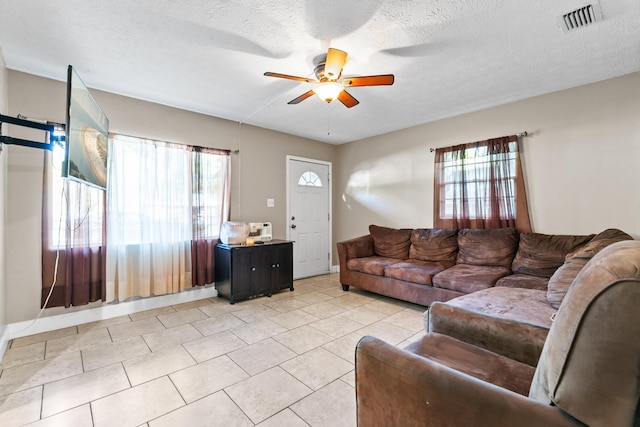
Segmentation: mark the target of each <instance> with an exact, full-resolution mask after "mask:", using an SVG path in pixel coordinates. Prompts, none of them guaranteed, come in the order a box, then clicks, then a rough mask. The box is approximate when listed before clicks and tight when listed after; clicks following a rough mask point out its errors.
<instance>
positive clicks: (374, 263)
mask: <svg viewBox="0 0 640 427" xmlns="http://www.w3.org/2000/svg"><path fill="white" fill-rule="evenodd" d="M369 230H370V233H369V234H368V235H365V236H360V237H356V238H353V239H349V240H345V241H342V242H338V243H337V244H336V246H337V249H338V258H339V260H340V282H341V283H342V286H343V289H344V290H345V291H346V290H348V289H349V286H356V287H359V288H361V289H364V290H367V291H371V292H376V293H380V294H382V295H386V296H391V297H393V298H399V299H402V300H405V301H409V302H412V303H416V304H422V305H430V304H431V303H433V302H435V301H448V300H450V299H452V298H455V297H457V296H461V295H464V294H468V293H472V292H477V291H481V290H483V289H487V288H491V287H494V286H498V287H511V288H527V289H537V290H547V283H548V281H549V278H550V277H551V276H552V275H553V273H555V271H556V269H557V268H558V267H560V266H561V265H562V264H563V262H564V261H565V258H566V257H567V255H568V254H574V253H575V254H578V252H577V251H579V250H580V249H582V248H583V247H584V246H585V244H587V243H588V242H589V241H590V240H591V239H592V237H593V235H589V236H551V235H544V234H536V233H525V234H523V235H522V236H524V242H523V239H521V238H520V235H519V234H518V232H517V231H516V230H515V229H513V228H504V229H496V230H468V229H465V230H454V229H426V228H425V229H413V230H412V229H394V228H388V227H380V226H377V225H370V226H369ZM623 235H624V236H627V235H626V234H625V233H623V232H621V231H620V230H613V229H612V230H606V231H604V232H603V233H600V234H599V235H598V236H597V237H599V238H600V242H599V243H597V244H596V243H594V245H593V246H591V250H595V249H598V248H599V246H603V245H606V244H610V243H611V242H613V241H615V239H619V238H621V237H620V236H623ZM593 240H594V242H595V241H596V239H595V238H594V239H593ZM536 250H539V251H543V252H544V251H550V253H548V254H547V253H541V254H536V253H535V251H536ZM584 253H585V252H583V255H581V256H584ZM514 266H516V267H517V268H518V269H519V271H514V270H513V268H514ZM569 269H570V268H569V267H567V268H566V270H569ZM577 271H578V270H577V269H576V270H575V271H571V272H566V273H567V274H566V275H565V276H563V277H562V279H563V280H561V281H558V282H557V283H558V288H557V289H558V290H559V292H558V294H557V295H558V297H559V298H561V297H562V296H563V295H564V293H565V292H566V289H562V286H564V287H565V288H566V286H567V284H570V282H571V281H572V280H573V278H574V277H575V276H573V274H577ZM557 289H556V288H554V289H553V290H552V291H551V292H552V294H553V292H556V290H557ZM550 295H551V294H550ZM552 298H553V295H552Z"/></svg>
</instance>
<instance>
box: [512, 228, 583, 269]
mask: <svg viewBox="0 0 640 427" xmlns="http://www.w3.org/2000/svg"><path fill="white" fill-rule="evenodd" d="M593 236H594V235H593V234H591V235H588V236H570V235H550V234H540V233H522V234H520V244H519V246H518V252H517V253H516V256H515V258H514V260H513V264H512V266H511V269H512V270H513V272H514V273H521V274H530V275H532V276H540V277H547V278H548V277H551V276H552V275H553V273H555V271H556V270H557V269H558V267H560V266H561V265H562V263H563V262H564V260H565V257H566V256H567V254H569V253H570V252H573V251H575V250H577V249H578V248H580V247H581V246H583V245H584V244H586V243H587V242H589V241H590V240H591V239H592V238H593Z"/></svg>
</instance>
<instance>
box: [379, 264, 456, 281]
mask: <svg viewBox="0 0 640 427" xmlns="http://www.w3.org/2000/svg"><path fill="white" fill-rule="evenodd" d="M451 265H452V264H451V263H447V262H431V261H420V260H417V259H408V260H406V261H402V262H397V263H394V264H392V265H389V266H387V267H385V269H384V275H385V276H388V277H392V278H394V279H398V280H404V281H406V282H412V283H419V284H421V285H432V284H433V283H432V278H433V276H434V275H436V274H438V273H440V272H441V271H444V270H446V269H447V268H449V267H451Z"/></svg>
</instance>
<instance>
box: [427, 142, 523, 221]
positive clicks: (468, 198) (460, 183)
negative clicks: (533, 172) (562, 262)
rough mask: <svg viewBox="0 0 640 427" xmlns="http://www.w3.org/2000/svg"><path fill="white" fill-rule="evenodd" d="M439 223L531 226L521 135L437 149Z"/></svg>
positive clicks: (436, 186)
mask: <svg viewBox="0 0 640 427" xmlns="http://www.w3.org/2000/svg"><path fill="white" fill-rule="evenodd" d="M434 227H436V228H458V229H461V228H505V227H513V228H516V229H518V230H519V231H521V232H529V231H531V222H530V219H529V209H528V204H527V196H526V191H525V186H524V179H523V176H522V165H521V163H520V156H519V150H518V137H517V136H516V135H511V136H505V137H501V138H494V139H489V140H486V141H477V142H472V143H469V144H463V145H456V146H452V147H445V148H438V149H436V155H435V176H434Z"/></svg>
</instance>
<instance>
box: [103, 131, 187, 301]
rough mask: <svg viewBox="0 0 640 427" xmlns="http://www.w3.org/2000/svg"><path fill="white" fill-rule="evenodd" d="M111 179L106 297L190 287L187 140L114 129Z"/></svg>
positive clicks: (145, 293) (111, 152)
mask: <svg viewBox="0 0 640 427" xmlns="http://www.w3.org/2000/svg"><path fill="white" fill-rule="evenodd" d="M109 144H110V145H109V156H110V160H109V175H108V176H109V178H108V179H109V182H108V185H107V188H108V192H107V268H106V270H107V272H106V276H107V295H106V300H107V301H113V300H118V301H124V300H126V299H128V298H130V297H133V296H142V297H146V296H150V295H162V294H167V293H173V292H178V291H181V290H183V289H185V288H189V287H191V284H192V277H191V275H192V271H191V270H192V263H191V239H192V227H191V216H192V212H191V202H190V201H191V194H192V191H191V185H192V179H191V157H190V153H189V151H187V146H184V145H180V144H169V143H164V142H158V141H152V140H145V139H141V138H134V137H127V136H122V135H112V136H111V138H110V139H109Z"/></svg>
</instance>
